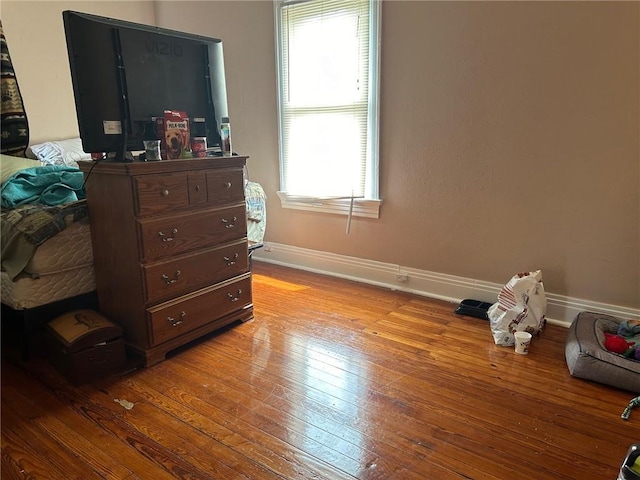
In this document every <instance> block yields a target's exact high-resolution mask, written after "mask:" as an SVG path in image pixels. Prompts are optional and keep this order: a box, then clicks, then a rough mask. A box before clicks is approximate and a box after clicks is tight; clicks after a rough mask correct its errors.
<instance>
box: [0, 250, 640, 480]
mask: <svg viewBox="0 0 640 480" xmlns="http://www.w3.org/2000/svg"><path fill="white" fill-rule="evenodd" d="M253 282H254V304H255V320H253V321H251V322H248V323H245V324H241V325H237V326H235V327H233V328H231V329H228V330H226V331H224V332H221V333H219V334H216V335H214V336H211V337H210V338H208V339H206V341H203V342H200V343H198V344H196V345H193V346H191V348H189V349H185V350H183V351H181V352H179V353H177V354H176V355H175V356H173V357H172V358H170V359H168V360H166V361H164V362H162V363H160V364H158V365H155V366H153V367H150V368H148V369H145V370H139V371H136V372H134V373H130V374H128V375H126V376H123V377H118V376H112V377H109V378H105V379H102V380H99V381H95V382H93V383H91V384H88V385H83V386H81V387H76V388H74V387H72V386H70V385H69V384H68V383H67V382H66V381H65V380H64V378H63V377H62V376H61V375H60V374H59V373H58V372H57V371H56V370H55V369H54V368H53V367H52V366H50V365H49V363H48V362H47V360H46V358H36V359H32V360H30V361H29V362H27V363H24V364H20V363H16V362H11V361H8V360H6V359H4V360H3V363H2V470H1V473H2V479H3V480H9V479H14V478H33V479H93V478H109V479H118V480H122V479H136V478H140V479H153V480H160V479H169V478H198V479H200V478H202V479H317V480H320V479H326V480H339V479H353V478H358V479H385V480H386V479H400V480H405V479H408V480H411V479H436V480H437V479H478V480H479V479H500V480H504V479H537V480H544V479H553V480H556V479H581V480H585V479H586V480H589V479H594V480H595V479H598V480H604V479H612V480H613V479H615V478H616V476H617V472H618V469H619V466H620V463H621V462H622V460H623V458H624V455H625V453H626V451H627V448H628V447H629V446H630V445H631V444H632V443H634V442H637V441H639V440H640V438H639V437H640V428H639V426H640V411H634V412H632V414H631V418H630V419H629V420H628V421H624V420H622V419H621V418H620V414H621V413H622V410H623V409H624V407H625V406H626V405H627V403H628V402H629V400H630V399H631V398H632V397H633V396H634V395H633V394H632V393H630V392H624V391H621V390H616V389H613V388H609V387H606V386H603V385H598V384H595V383H590V382H586V381H582V380H578V379H574V378H573V377H571V376H570V375H569V372H568V370H567V367H566V364H565V360H564V340H565V335H566V330H565V329H564V328H562V327H558V326H548V327H547V329H546V330H545V331H544V333H543V334H542V336H541V337H537V338H534V340H533V343H532V346H531V351H530V353H529V355H527V356H522V355H516V354H515V353H514V352H513V349H512V348H509V347H500V346H496V345H494V344H493V339H492V337H491V332H490V328H489V325H488V322H486V321H483V320H479V319H474V318H471V317H461V316H457V315H455V314H453V310H454V307H455V305H451V304H448V303H445V302H440V301H434V300H430V299H426V298H422V297H417V296H413V295H410V294H405V293H401V292H393V291H388V290H383V289H379V288H375V287H371V286H366V285H361V284H357V283H352V282H349V281H345V280H340V279H335V278H330V277H324V276H320V275H314V274H310V273H306V272H302V271H298V270H292V269H287V268H283V267H277V266H273V265H268V264H264V263H260V262H255V263H254V280H253ZM129 402H130V403H129ZM131 404H132V406H131ZM127 407H131V408H127Z"/></svg>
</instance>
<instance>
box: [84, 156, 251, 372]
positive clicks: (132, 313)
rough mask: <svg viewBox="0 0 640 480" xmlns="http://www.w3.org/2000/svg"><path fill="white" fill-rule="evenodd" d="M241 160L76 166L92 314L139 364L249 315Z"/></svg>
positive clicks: (245, 318) (195, 160) (206, 159)
mask: <svg viewBox="0 0 640 480" xmlns="http://www.w3.org/2000/svg"><path fill="white" fill-rule="evenodd" d="M246 159H247V157H226V158H194V159H190V160H164V161H159V162H133V163H115V162H102V163H98V164H95V163H93V162H91V163H89V162H81V166H80V168H81V170H82V171H83V172H84V174H85V178H87V181H86V192H87V205H88V207H89V214H90V219H91V238H92V243H93V256H94V263H95V271H96V285H97V291H98V299H99V305H100V311H101V312H102V314H104V315H105V316H106V317H107V318H109V319H110V320H112V321H114V322H116V323H118V324H119V325H120V326H122V329H123V331H124V339H125V342H126V344H127V347H128V348H129V349H130V350H132V351H133V352H135V353H137V354H140V355H141V356H142V357H143V358H144V361H145V365H147V366H149V365H153V364H154V363H157V362H160V361H162V360H164V359H165V356H166V354H167V353H168V352H169V351H171V350H174V349H175V348H177V347H180V346H182V345H184V344H186V343H187V342H190V341H192V340H195V339H197V338H199V337H201V336H202V335H205V334H207V333H209V332H212V331H214V330H216V329H218V328H220V327H223V326H225V325H227V324H230V323H232V322H235V321H237V320H240V321H247V320H249V319H251V318H252V317H253V303H252V296H251V272H250V270H249V261H248V251H247V219H246V206H245V197H244V170H243V167H244V165H245V162H246Z"/></svg>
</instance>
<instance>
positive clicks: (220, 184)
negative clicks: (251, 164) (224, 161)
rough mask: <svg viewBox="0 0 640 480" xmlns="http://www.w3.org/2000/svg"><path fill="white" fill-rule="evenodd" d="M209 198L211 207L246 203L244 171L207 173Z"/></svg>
mask: <svg viewBox="0 0 640 480" xmlns="http://www.w3.org/2000/svg"><path fill="white" fill-rule="evenodd" d="M214 161H215V160H214ZM207 198H208V203H209V205H225V204H229V203H235V202H242V201H244V175H243V172H242V170H218V171H215V172H207Z"/></svg>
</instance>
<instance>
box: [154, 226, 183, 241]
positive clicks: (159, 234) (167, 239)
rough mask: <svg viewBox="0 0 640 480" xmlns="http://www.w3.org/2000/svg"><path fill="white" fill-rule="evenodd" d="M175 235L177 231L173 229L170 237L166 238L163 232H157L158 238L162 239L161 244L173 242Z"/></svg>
mask: <svg viewBox="0 0 640 480" xmlns="http://www.w3.org/2000/svg"><path fill="white" fill-rule="evenodd" d="M176 233H178V229H177V228H174V229H173V230H171V235H172V236H171V237H167V236H166V235H165V234H164V232H158V236H159V237H160V238H161V239H162V241H163V242H173V239H174V236H175V234H176Z"/></svg>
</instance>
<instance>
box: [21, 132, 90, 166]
mask: <svg viewBox="0 0 640 480" xmlns="http://www.w3.org/2000/svg"><path fill="white" fill-rule="evenodd" d="M29 150H31V153H33V155H34V156H35V157H36V158H37V159H38V160H40V161H41V162H42V163H44V164H48V165H68V166H70V167H77V166H78V162H80V161H82V160H91V154H90V153H86V152H85V151H84V150H82V140H80V138H70V139H68V140H56V141H52V142H44V143H40V144H38V145H31V146H30V147H29ZM29 153H30V152H27V154H29Z"/></svg>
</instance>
